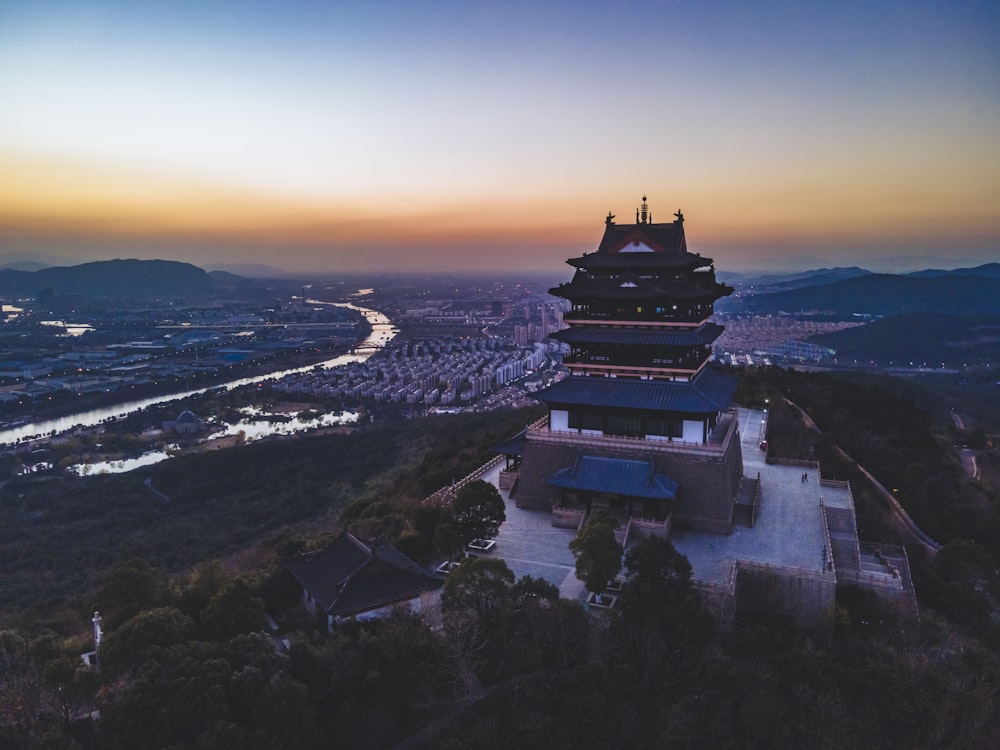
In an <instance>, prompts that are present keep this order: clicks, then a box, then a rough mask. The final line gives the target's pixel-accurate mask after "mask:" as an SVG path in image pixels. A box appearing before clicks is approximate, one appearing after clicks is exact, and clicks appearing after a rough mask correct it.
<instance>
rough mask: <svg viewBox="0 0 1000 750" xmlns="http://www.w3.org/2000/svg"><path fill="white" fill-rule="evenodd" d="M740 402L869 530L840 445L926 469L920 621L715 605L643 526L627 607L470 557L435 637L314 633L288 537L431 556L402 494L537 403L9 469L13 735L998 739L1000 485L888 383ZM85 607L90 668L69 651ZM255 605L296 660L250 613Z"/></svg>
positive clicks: (368, 629) (447, 595)
mask: <svg viewBox="0 0 1000 750" xmlns="http://www.w3.org/2000/svg"><path fill="white" fill-rule="evenodd" d="M740 398H741V399H742V401H743V402H744V403H747V404H751V405H754V404H756V405H761V406H763V405H764V404H768V405H769V407H770V409H771V410H772V432H771V433H770V435H771V438H772V440H771V442H772V450H777V451H779V452H780V453H781V455H784V456H787V457H792V458H807V459H808V458H816V459H819V460H820V461H821V462H822V467H823V473H824V476H830V477H839V478H848V479H851V480H852V485H853V489H854V495H855V498H856V501H857V502H858V503H859V524H861V525H864V526H865V528H864V530H863V532H862V533H863V536H865V537H866V538H868V539H878V540H882V541H891V538H892V535H893V534H894V533H895V530H894V527H893V525H892V523H891V521H890V520H889V519H888V518H887V516H886V514H885V513H884V509H883V508H880V507H879V506H878V500H877V498H875V497H873V496H872V495H871V494H870V493H867V492H866V490H865V488H864V487H863V485H862V484H861V483H860V482H858V481H857V477H856V476H854V475H852V471H853V463H852V462H851V460H850V458H848V457H846V456H845V455H844V454H843V453H840V452H839V451H838V447H839V448H843V450H844V451H846V453H847V454H849V456H850V457H853V458H856V459H858V460H859V461H863V462H864V464H865V465H866V466H867V467H868V468H869V469H871V470H872V471H873V472H875V473H876V474H878V475H879V476H882V474H881V473H882V472H892V471H896V472H897V473H896V474H886V475H885V476H886V479H885V480H884V481H886V484H887V485H889V484H890V483H892V482H897V481H898V482H899V484H898V485H895V484H894V485H893V486H894V487H897V488H898V489H899V491H900V493H901V499H903V500H904V501H907V502H909V499H910V498H909V495H910V493H911V492H914V493H917V492H918V490H919V488H920V487H921V486H922V485H926V484H928V483H930V482H931V481H933V482H935V483H936V485H935V486H936V488H937V489H936V494H934V495H933V496H930V495H925V496H918V495H916V494H915V495H914V497H913V503H912V507H913V509H914V511H913V512H914V515H915V516H917V517H918V520H919V521H920V522H921V523H925V524H927V526H928V531H929V532H930V533H932V534H935V535H938V536H939V537H940V538H941V541H945V542H947V544H946V545H945V548H944V549H943V550H942V551H941V552H939V553H938V554H937V555H936V556H935V557H933V558H930V557H925V556H921V555H920V554H919V553H918V552H917V551H916V550H912V551H911V561H913V563H914V568H915V572H916V573H917V575H918V578H917V594H918V597H919V598H920V604H921V618H920V619H919V620H915V619H912V618H908V617H906V616H903V615H901V614H900V613H899V612H898V611H897V610H896V609H894V608H893V607H892V606H889V605H886V604H884V603H881V602H879V601H878V600H876V599H875V598H874V597H873V596H871V595H870V594H868V593H866V592H863V591H859V590H853V589H845V590H843V591H841V592H840V593H839V595H838V599H837V606H836V609H835V610H834V611H832V612H830V613H829V616H828V618H827V620H826V624H825V625H824V626H823V627H822V628H820V629H819V630H818V631H817V632H802V631H800V630H798V629H797V628H796V627H795V626H794V625H793V624H792V623H791V622H789V621H787V620H785V619H783V618H780V617H740V618H736V619H732V620H727V621H725V622H722V623H717V622H714V621H712V620H711V619H710V618H708V617H707V616H706V615H705V614H704V613H703V612H702V611H701V609H700V605H699V602H698V599H697V597H696V596H695V595H694V592H693V589H692V588H691V582H690V566H689V565H688V564H687V560H686V559H685V558H683V556H680V555H678V554H677V553H676V551H675V550H674V549H673V547H672V545H670V544H669V542H663V541H658V540H656V541H653V542H652V543H650V544H645V545H644V546H643V547H642V550H641V552H640V551H639V548H636V549H633V550H632V551H631V552H630V554H629V555H627V556H626V563H627V566H628V570H629V571H630V572H631V573H632V574H633V578H632V579H631V580H630V582H629V583H628V584H627V585H626V586H625V588H624V590H623V591H622V592H621V596H620V607H619V608H618V609H617V610H615V611H611V612H604V613H596V614H595V613H591V614H589V615H588V613H587V612H586V611H585V610H584V609H583V608H582V607H581V606H580V605H579V604H578V603H576V602H571V601H566V600H560V599H558V592H556V591H555V589H553V587H551V586H550V585H548V584H546V583H544V582H540V581H535V580H531V579H522V580H519V581H518V580H515V578H514V575H513V574H512V573H511V572H510V571H509V569H507V568H506V565H505V564H504V563H503V562H502V561H500V560H498V559H490V558H474V559H473V561H471V562H470V561H467V562H465V563H463V564H462V566H461V567H460V568H459V569H458V570H457V571H455V572H453V573H452V575H451V576H449V579H448V581H447V583H446V585H445V591H444V596H443V598H442V602H443V605H442V606H443V612H442V615H443V629H442V630H440V631H433V630H431V628H430V627H429V626H428V625H427V624H426V623H425V622H423V621H422V620H420V619H418V618H417V617H415V616H412V615H409V614H405V613H402V612H398V613H396V614H395V615H393V616H392V617H390V618H388V619H386V620H383V621H374V622H366V623H348V624H345V625H342V626H340V627H338V628H337V629H336V630H335V631H334V632H333V633H332V634H329V635H327V634H326V633H325V632H324V631H323V629H322V628H319V627H317V623H316V622H314V621H313V620H311V619H310V618H309V617H308V616H306V615H305V613H304V610H302V609H301V608H300V607H299V606H298V605H297V602H298V601H299V593H298V592H297V591H296V590H295V587H294V586H293V585H291V582H290V579H289V578H288V576H287V575H286V574H285V573H284V572H283V570H282V568H281V567H280V566H279V565H277V564H276V558H277V555H279V554H288V553H291V552H295V551H298V550H302V549H305V548H318V547H319V546H321V545H322V544H323V542H324V540H325V539H328V538H329V536H328V535H329V534H330V533H331V532H335V531H336V530H338V529H340V528H343V527H344V526H349V527H350V528H352V529H354V530H355V531H357V532H358V533H362V532H364V533H365V534H368V535H375V534H379V533H386V534H389V535H390V537H391V538H393V539H395V540H396V541H397V543H399V544H400V545H401V546H403V547H405V548H406V549H407V550H408V551H410V552H411V554H414V555H419V554H421V551H423V552H427V551H428V550H429V549H430V545H431V544H432V543H433V541H432V540H433V538H434V536H435V534H434V529H435V527H436V526H437V524H438V522H439V520H440V513H439V512H437V510H436V509H434V508H431V507H428V506H426V505H422V504H420V503H419V502H415V500H417V499H418V498H420V497H421V496H422V493H424V492H425V491H426V489H427V488H428V487H431V486H432V485H436V484H437V483H439V482H441V481H442V479H443V480H444V481H445V482H447V481H449V479H450V478H451V477H458V476H461V475H462V474H464V473H465V472H466V471H468V469H471V468H472V467H474V466H476V465H478V463H480V462H481V461H482V460H483V459H484V458H485V457H487V456H488V455H489V450H488V447H489V446H490V445H492V444H493V443H496V442H499V441H500V440H502V439H503V438H506V437H509V436H510V435H512V434H513V433H514V432H516V431H517V430H518V429H519V428H520V427H522V426H523V425H524V423H525V422H527V421H530V420H531V419H533V418H534V416H535V415H534V414H530V413H526V412H512V413H507V414H480V415H456V416H454V417H441V418H434V419H427V420H413V421H408V422H399V423H396V424H392V425H385V426H383V427H373V428H369V429H366V430H360V431H358V432H357V433H355V434H353V435H345V436H330V437H324V438H318V437H317V438H299V439H293V440H287V441H274V442H269V443H261V444H259V445H251V446H248V447H244V448H240V449H233V450H231V451H223V452H220V453H217V454H207V455H205V456H195V457H191V458H187V459H184V460H181V459H178V460H174V461H170V462H167V463H165V464H162V465H161V466H159V467H157V468H156V469H155V470H154V471H152V472H148V473H151V474H152V478H153V483H154V486H155V487H156V488H157V489H158V490H160V491H162V492H164V493H165V494H166V495H167V496H168V497H169V498H170V499H169V501H168V502H163V501H162V500H161V499H158V498H157V497H156V496H155V495H153V494H152V493H150V492H149V491H148V488H145V487H143V485H142V479H143V477H144V476H145V475H146V474H142V475H139V476H137V477H128V476H125V477H94V478H89V479H78V480H64V479H63V478H55V479H49V480H46V481H38V480H35V481H30V482H29V481H23V480H20V481H16V482H10V483H8V484H7V485H6V486H5V487H4V488H3V490H2V492H0V503H2V513H3V514H4V517H3V519H2V520H3V521H4V523H3V525H2V528H3V529H4V532H3V533H4V536H3V544H4V548H3V550H2V554H3V559H4V560H5V561H7V560H18V562H16V563H14V566H13V570H14V571H15V575H14V576H13V581H14V582H15V583H14V584H13V585H10V584H6V583H5V586H6V588H5V589H4V596H5V597H7V599H6V601H5V606H4V611H5V613H6V615H5V622H4V626H5V627H6V628H7V629H6V630H5V631H4V632H2V633H0V696H2V698H3V699H2V700H0V746H17V747H59V748H66V747H70V748H72V747H76V748H133V747H149V748H168V747H169V748H209V747H211V748H217V747H234V748H236V747H238V748H251V749H258V748H259V749H261V750H263V749H265V748H267V749H275V750H276V749H277V748H317V749H318V748H325V747H333V746H336V747H352V748H353V747H357V748H388V747H394V746H396V745H397V743H400V742H406V743H407V745H406V746H409V747H428V748H431V747H433V748H473V747H474V748H477V749H479V750H481V749H482V748H498V749H499V748H504V749H505V750H506V748H509V747H524V748H545V749H546V750H550V749H551V748H564V747H594V746H598V747H604V746H607V747H630V748H662V747H768V748H801V747H832V748H833V747H836V748H844V747H859V746H873V747H956V748H957V747H962V748H965V747H993V746H997V745H998V744H1000V715H998V714H997V712H996V706H997V705H998V702H1000V663H998V659H997V647H998V646H1000V629H998V626H997V623H996V616H995V604H994V602H995V601H996V600H995V598H991V597H993V596H994V594H995V592H996V588H995V587H996V575H995V568H996V559H995V558H991V555H993V554H995V550H996V548H995V546H993V545H994V542H995V540H994V537H993V534H994V532H995V528H996V526H995V524H993V522H992V519H993V518H994V517H995V504H996V497H995V495H994V496H991V495H989V493H987V492H985V491H982V490H980V491H979V493H978V494H975V493H974V494H971V495H970V494H968V490H969V486H968V485H967V484H965V483H964V482H963V480H962V478H961V475H960V473H956V472H955V471H954V469H955V467H954V465H953V460H952V458H951V456H950V453H949V450H950V449H949V448H948V447H947V446H943V445H942V444H941V443H940V441H939V440H937V437H936V436H935V434H934V430H933V429H932V426H931V423H930V421H929V420H928V419H927V418H926V416H925V415H924V414H923V412H921V411H920V410H919V409H918V408H917V407H916V406H915V405H914V404H913V403H912V402H911V401H909V400H907V399H905V398H902V397H900V396H898V395H896V394H895V393H894V392H893V391H892V390H889V389H886V388H883V387H879V386H878V385H872V384H868V385H859V384H857V383H852V382H850V381H846V380H841V379H837V378H832V377H830V376H825V375H803V374H799V373H791V372H784V371H767V372H761V373H755V374H750V375H746V376H745V377H744V379H743V383H742V388H741V394H740ZM786 399H787V400H786ZM799 407H801V408H802V409H804V410H805V411H806V412H807V413H808V415H810V416H811V419H812V420H813V421H814V422H815V426H812V425H810V424H809V423H808V422H807V421H806V420H804V419H803V417H802V412H800V411H799ZM148 473H147V474H148ZM890 477H891V478H890ZM921 503H924V504H926V507H924V505H922V504H921ZM918 508H920V509H919V510H918ZM10 524H14V526H13V527H11V526H10ZM9 527H10V528H12V529H13V530H12V531H11V532H10V533H8V532H7V529H8V528H9ZM48 534H52V535H53V536H52V537H51V538H50V544H49V545H48V546H46V545H45V544H44V543H42V541H41V539H42V538H43V537H44V536H45V535H48ZM32 537H34V539H32ZM969 537H974V538H975V539H976V540H977V541H975V542H972V541H968V538H969ZM62 547H66V548H67V549H63V548H62ZM88 553H89V556H88ZM22 556H23V557H24V558H25V560H24V561H20V557H22ZM219 559H224V562H219V561H218V560H219ZM74 566H78V567H80V568H81V570H79V571H77V570H74ZM30 568H34V570H35V574H36V578H35V580H36V581H37V588H38V590H37V591H32V590H30V588H29V584H30V581H31V580H32V578H31V575H30V574H29V569H30ZM39 571H41V572H42V574H41V575H40V576H38V572H39ZM991 576H992V577H991ZM64 578H66V580H63V579H64ZM15 603H17V604H18V608H17V609H14V608H13V607H12V604H15ZM991 607H992V608H993V609H991ZM95 608H99V609H100V610H101V611H102V613H103V614H104V617H105V625H106V636H105V641H104V647H103V650H102V659H103V661H102V668H101V672H100V674H98V673H96V672H94V671H92V670H90V669H87V668H85V667H83V665H82V662H81V661H80V658H79V654H80V653H81V652H83V651H86V650H88V649H89V648H90V642H89V635H88V630H87V626H88V624H89V618H90V616H91V614H92V612H93V609H95ZM265 609H266V610H267V611H268V612H270V613H273V614H275V615H277V616H278V617H279V619H280V621H281V624H282V626H283V627H284V632H283V636H284V637H285V638H287V639H288V640H289V643H290V648H289V650H288V651H287V653H276V652H275V649H274V643H273V642H272V640H271V638H270V637H269V636H267V635H265V634H262V633H260V630H261V629H262V627H263V626H262V622H263V612H264V611H265ZM95 709H97V710H99V711H100V719H99V720H97V721H92V720H91V719H90V718H89V716H90V712H91V711H93V710H95Z"/></svg>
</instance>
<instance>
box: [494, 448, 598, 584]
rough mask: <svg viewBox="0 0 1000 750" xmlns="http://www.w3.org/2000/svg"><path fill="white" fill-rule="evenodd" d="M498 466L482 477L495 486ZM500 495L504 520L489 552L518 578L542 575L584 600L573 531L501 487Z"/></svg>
mask: <svg viewBox="0 0 1000 750" xmlns="http://www.w3.org/2000/svg"><path fill="white" fill-rule="evenodd" d="M500 469H501V465H500V464H498V465H497V466H494V467H493V468H492V469H490V470H489V471H487V472H486V473H485V474H483V476H482V477H481V479H483V480H484V481H486V482H490V483H491V484H493V485H496V484H497V482H498V480H499V476H500ZM500 494H501V495H502V496H503V499H504V503H505V504H506V506H507V507H506V511H507V520H506V521H505V522H504V524H503V526H501V527H500V533H499V534H498V535H497V546H496V547H494V548H493V551H492V552H490V553H489V555H490V556H491V557H502V558H503V560H504V562H506V563H507V565H508V566H509V567H510V569H511V570H512V571H514V574H515V575H516V576H517V577H518V578H521V577H523V576H526V575H530V576H532V577H533V578H542V579H544V580H546V581H548V582H549V583H551V584H552V585H553V586H556V587H557V588H558V589H559V595H560V596H561V597H562V598H564V599H583V598H584V597H585V595H586V589H585V588H584V585H583V583H582V582H581V581H580V580H578V579H577V577H576V573H575V570H576V560H575V559H574V557H573V553H572V552H570V550H569V543H570V540H571V539H573V538H574V537H575V536H576V531H574V530H573V529H557V528H555V527H554V526H553V525H552V515H551V514H550V513H548V512H546V511H538V510H525V509H523V508H518V507H517V506H516V505H515V504H514V501H513V500H510V499H509V497H508V492H507V491H505V490H501V491H500Z"/></svg>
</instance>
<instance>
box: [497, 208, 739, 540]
mask: <svg viewBox="0 0 1000 750" xmlns="http://www.w3.org/2000/svg"><path fill="white" fill-rule="evenodd" d="M568 263H569V265H571V266H572V267H573V268H574V269H575V271H574V274H573V278H572V279H571V280H570V281H569V282H567V283H565V284H560V285H559V286H557V287H555V288H553V289H551V290H550V293H552V294H554V295H557V296H559V297H562V298H564V299H566V300H568V301H569V302H570V303H571V305H572V308H571V310H570V311H569V312H567V313H566V314H565V315H564V317H563V320H564V321H565V322H566V323H568V324H569V328H568V329H566V330H563V331H559V332H558V333H556V334H555V335H554V338H556V339H558V340H559V341H562V342H564V343H565V344H567V345H568V346H569V349H570V351H569V354H568V355H567V356H566V357H565V358H564V363H565V365H566V366H567V367H568V369H569V371H570V376H569V377H568V378H566V379H565V380H563V381H561V382H558V383H555V384H554V385H552V386H550V387H549V388H546V389H544V390H542V391H540V392H539V393H538V394H537V397H538V398H539V399H540V400H542V401H544V402H545V403H546V404H547V405H548V407H549V419H548V424H547V425H545V426H543V427H535V428H533V429H531V430H529V431H528V433H527V436H526V438H527V439H526V441H525V443H524V446H523V449H522V451H521V454H522V455H521V456H520V457H519V462H518V468H519V472H518V473H519V480H518V482H517V485H516V486H515V487H514V491H513V493H512V496H513V497H514V499H515V500H516V502H517V503H518V505H519V506H521V507H536V508H544V507H553V508H556V509H557V510H556V516H560V517H562V516H565V517H567V518H570V519H572V518H574V517H575V514H574V513H569V515H567V511H574V512H575V513H576V514H578V513H581V512H582V513H584V514H586V513H589V512H590V511H592V510H593V509H595V508H597V507H600V508H606V509H608V510H610V511H611V512H612V513H614V514H616V515H619V516H620V517H621V520H622V521H623V522H625V521H628V519H629V518H632V517H641V518H644V519H647V520H655V521H656V522H657V523H659V524H660V525H661V527H662V529H663V533H664V534H666V533H667V531H668V530H669V528H670V525H671V524H672V523H673V524H677V525H678V526H679V527H683V528H693V529H699V530H703V531H714V532H721V533H726V532H728V531H729V530H730V529H731V527H732V522H733V507H734V502H735V497H736V492H737V488H738V485H739V482H740V479H741V478H742V457H741V452H740V451H741V449H740V441H739V440H738V439H734V438H735V437H736V431H737V427H736V420H735V419H734V418H733V416H732V414H731V413H730V412H728V411H727V410H728V409H729V404H730V400H731V398H732V395H733V391H734V389H735V381H733V380H732V379H730V378H727V377H725V376H724V375H722V374H721V373H719V372H717V371H715V370H712V369H711V368H710V367H709V360H710V357H711V350H712V343H713V342H714V341H715V340H716V339H717V338H718V337H719V335H720V334H721V333H722V331H723V328H722V326H720V325H717V324H715V323H710V322H709V317H710V316H711V315H712V312H713V309H714V303H715V301H716V300H717V299H719V297H722V296H725V295H728V294H731V293H732V291H733V290H732V288H730V287H728V286H726V285H725V284H722V283H720V282H718V281H716V279H715V269H714V266H713V263H712V259H711V258H705V257H702V256H701V255H699V254H697V253H691V252H689V251H688V247H687V239H686V237H685V235H684V217H683V215H682V214H681V212H680V211H678V212H677V213H676V214H675V220H674V221H673V222H670V223H667V224H654V223H653V221H652V216H651V214H650V213H649V209H648V206H647V204H646V198H645V197H643V203H642V208H641V209H639V210H638V211H637V212H636V222H635V224H634V225H632V224H629V225H624V226H619V225H617V224H615V222H614V217H613V216H611V215H610V214H609V215H608V218H607V220H606V222H605V226H604V236H603V238H602V239H601V242H600V244H599V245H598V248H597V250H596V252H593V253H585V254H584V255H582V256H580V257H577V258H571V259H570V260H569V261H568ZM609 461H610V462H611V463H609ZM615 462H617V463H615ZM640 466H641V467H647V468H648V473H649V476H650V477H656V478H657V479H656V480H655V482H653V483H652V484H651V485H649V486H648V487H646V488H645V489H640V488H639V487H638V485H637V484H636V482H637V481H638V480H637V479H635V477H633V478H632V479H630V480H629V481H628V482H626V483H625V484H628V485H629V486H628V488H626V487H625V485H624V484H622V485H620V486H619V489H618V490H616V488H615V484H614V482H610V481H609V479H608V477H610V476H611V475H612V474H618V475H619V476H620V477H625V476H626V475H628V476H632V475H636V476H637V474H636V472H637V467H640ZM628 467H631V469H628ZM644 470H646V469H644ZM639 473H641V472H639ZM583 477H589V479H588V480H587V481H584V479H583ZM654 485H655V486H656V487H658V488H659V489H658V490H655V491H654V490H653V486H654ZM668 487H669V488H670V490H669V491H666V489H665V488H668Z"/></svg>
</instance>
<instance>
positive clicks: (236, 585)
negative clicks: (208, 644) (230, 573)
mask: <svg viewBox="0 0 1000 750" xmlns="http://www.w3.org/2000/svg"><path fill="white" fill-rule="evenodd" d="M264 622H265V621H264V602H263V600H262V599H260V598H259V597H258V596H257V595H256V593H255V591H254V589H253V587H252V586H251V584H250V582H249V581H248V580H247V579H246V578H243V577H240V578H234V579H233V580H231V581H229V583H227V584H225V585H224V586H223V587H222V588H221V589H220V590H219V592H218V593H217V594H215V596H213V597H212V598H211V599H210V600H209V602H208V604H207V605H206V606H205V609H204V610H202V613H201V629H202V631H203V632H204V634H205V635H206V636H207V637H209V638H213V639H216V640H222V639H226V638H232V637H233V636H235V635H239V634H241V633H251V632H254V631H258V630H261V629H263V627H264Z"/></svg>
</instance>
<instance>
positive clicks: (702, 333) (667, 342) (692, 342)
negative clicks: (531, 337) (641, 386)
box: [551, 323, 724, 346]
mask: <svg viewBox="0 0 1000 750" xmlns="http://www.w3.org/2000/svg"><path fill="white" fill-rule="evenodd" d="M723 330H724V329H723V327H722V326H720V325H718V324H717V323H706V324H705V325H702V326H699V327H698V328H696V329H694V330H690V329H689V330H686V331H678V330H673V331H664V330H658V329H655V328H591V327H580V326H578V327H575V328H567V329H565V330H563V331H557V332H556V333H553V334H552V336H551V338H554V339H558V340H559V341H565V342H566V343H567V344H623V345H630V346H631V345H638V346H699V345H706V344H711V343H712V342H713V341H715V340H716V339H717V338H719V336H720V335H721V334H722V331H723Z"/></svg>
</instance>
